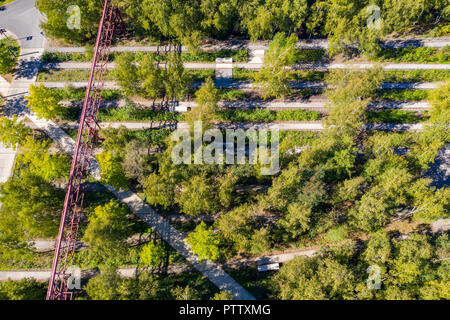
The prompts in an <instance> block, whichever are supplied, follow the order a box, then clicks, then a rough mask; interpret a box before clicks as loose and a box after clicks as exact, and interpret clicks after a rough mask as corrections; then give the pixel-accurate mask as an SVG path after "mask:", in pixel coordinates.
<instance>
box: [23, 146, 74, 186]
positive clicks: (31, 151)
mask: <svg viewBox="0 0 450 320" xmlns="http://www.w3.org/2000/svg"><path fill="white" fill-rule="evenodd" d="M49 147H50V141H49V140H44V141H38V140H35V139H33V138H32V137H27V138H26V141H25V143H24V144H23V146H22V148H21V153H20V154H19V155H18V156H17V166H18V167H19V168H21V169H25V168H26V170H27V171H29V172H30V173H32V174H34V175H36V176H39V177H42V178H43V179H44V180H46V181H53V180H56V179H58V178H61V177H65V178H66V179H68V178H69V171H70V166H71V160H70V158H69V156H67V155H63V154H56V153H52V154H51V153H49Z"/></svg>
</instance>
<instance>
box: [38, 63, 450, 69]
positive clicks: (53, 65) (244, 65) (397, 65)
mask: <svg viewBox="0 0 450 320" xmlns="http://www.w3.org/2000/svg"><path fill="white" fill-rule="evenodd" d="M377 65H378V64H375V63H299V64H294V65H293V66H292V67H289V69H294V70H318V71H327V70H330V69H360V70H367V69H370V68H373V67H375V66H377ZM158 66H159V67H161V68H162V67H164V65H163V64H158ZM261 66H262V61H261V62H249V63H242V62H233V67H236V68H242V69H252V70H255V69H256V70H257V69H260V68H261ZM42 67H43V68H46V69H89V68H90V67H91V63H90V62H57V63H53V62H52V63H49V62H48V63H44V64H43V65H42ZM183 67H184V68H185V69H215V68H216V63H206V62H185V63H183ZM107 68H108V69H115V68H116V64H115V63H114V62H110V63H108V64H107ZM381 68H382V69H383V70H450V64H437V63H429V64H427V63H385V64H382V65H381Z"/></svg>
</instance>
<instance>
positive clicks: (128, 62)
mask: <svg viewBox="0 0 450 320" xmlns="http://www.w3.org/2000/svg"><path fill="white" fill-rule="evenodd" d="M114 62H115V63H116V69H115V70H114V76H115V78H116V79H117V82H118V83H119V85H120V87H121V88H122V90H123V91H124V93H125V94H126V95H127V96H132V95H135V94H137V93H139V90H140V77H139V74H138V66H137V65H136V61H135V56H134V55H133V54H132V53H129V52H125V53H121V54H119V55H118V56H117V57H116V59H115V60H114Z"/></svg>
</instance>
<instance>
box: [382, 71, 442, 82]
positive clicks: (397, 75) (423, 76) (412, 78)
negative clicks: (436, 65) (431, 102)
mask: <svg viewBox="0 0 450 320" xmlns="http://www.w3.org/2000/svg"><path fill="white" fill-rule="evenodd" d="M449 78H450V71H449V70H411V71H384V81H386V82H434V81H445V80H447V79H449Z"/></svg>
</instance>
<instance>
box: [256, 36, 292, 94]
mask: <svg viewBox="0 0 450 320" xmlns="http://www.w3.org/2000/svg"><path fill="white" fill-rule="evenodd" d="M296 43H297V37H296V36H295V35H291V36H290V37H288V38H287V37H286V36H285V34H284V33H277V34H276V35H275V37H274V38H273V40H272V42H271V43H270V45H269V50H268V51H267V52H266V55H265V56H264V63H263V66H262V68H261V69H260V70H259V72H258V73H256V74H255V82H254V83H255V85H256V86H258V87H259V91H260V92H261V95H262V97H263V98H264V99H267V98H269V97H275V98H284V96H285V95H287V94H289V93H290V92H291V87H290V85H289V83H288V80H289V71H288V70H287V69H286V67H287V66H289V65H291V64H293V63H294V58H295V44H296Z"/></svg>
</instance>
